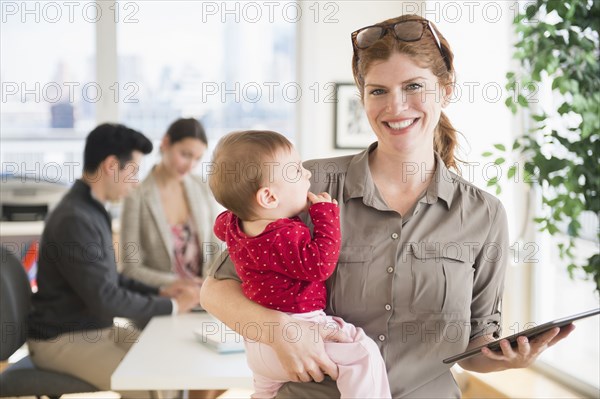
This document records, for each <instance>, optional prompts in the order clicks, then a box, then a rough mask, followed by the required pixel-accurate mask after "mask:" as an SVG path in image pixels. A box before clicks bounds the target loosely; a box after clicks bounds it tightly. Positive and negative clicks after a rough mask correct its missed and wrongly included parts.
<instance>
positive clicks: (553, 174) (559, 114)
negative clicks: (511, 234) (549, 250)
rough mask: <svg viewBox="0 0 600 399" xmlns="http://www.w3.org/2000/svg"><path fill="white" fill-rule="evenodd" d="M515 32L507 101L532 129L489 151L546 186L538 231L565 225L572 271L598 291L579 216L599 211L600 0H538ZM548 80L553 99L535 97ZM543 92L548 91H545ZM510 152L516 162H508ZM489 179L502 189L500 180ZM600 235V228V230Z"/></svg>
mask: <svg viewBox="0 0 600 399" xmlns="http://www.w3.org/2000/svg"><path fill="white" fill-rule="evenodd" d="M513 25H514V28H515V30H516V34H517V43H516V45H515V53H514V57H515V58H516V59H517V60H518V61H519V63H520V66H521V68H519V71H518V72H509V73H508V74H507V75H506V77H507V79H508V83H507V85H506V88H507V89H508V92H509V97H508V98H507V99H506V105H507V106H508V107H509V108H510V109H511V110H512V112H513V113H517V111H518V110H521V111H522V112H523V114H524V115H525V117H526V120H527V123H526V124H528V125H529V127H530V128H529V129H527V131H526V132H525V133H524V134H522V135H521V136H519V137H517V138H516V139H515V140H514V142H513V144H512V148H508V149H507V148H506V147H505V146H504V145H502V144H496V145H494V150H493V151H488V152H485V153H484V154H483V155H484V156H487V157H495V159H494V162H495V163H496V164H498V165H504V166H508V165H511V164H512V166H508V169H507V176H508V178H509V179H512V178H514V177H515V176H522V177H523V178H524V179H525V181H526V182H527V183H528V184H530V185H535V186H537V187H538V188H539V191H540V192H541V201H542V204H541V209H542V213H543V215H538V217H536V218H535V219H534V220H535V222H536V224H537V225H538V226H539V228H540V231H547V232H548V233H549V234H551V235H554V234H555V233H557V232H559V231H565V230H566V232H567V235H568V237H569V238H568V239H567V240H566V242H564V243H561V244H559V249H560V254H561V257H562V258H564V259H568V260H569V265H568V271H569V274H570V275H571V276H573V275H574V274H575V272H576V271H578V270H581V271H583V272H584V275H585V277H586V278H587V279H592V280H593V281H594V282H595V283H596V290H597V291H599V292H600V255H599V254H598V252H596V253H595V254H593V255H592V256H591V257H589V258H588V259H586V260H585V261H584V262H580V261H576V260H575V256H574V255H575V254H574V239H575V238H577V237H579V236H580V232H581V223H580V221H581V217H582V215H586V214H587V216H590V215H591V217H595V218H597V217H598V216H599V215H600V173H599V171H600V166H599V165H600V64H599V57H600V51H599V44H598V43H599V34H600V1H597V0H567V1H561V0H537V1H536V2H535V3H534V4H529V5H528V6H527V8H526V10H525V11H524V12H523V13H520V14H519V15H517V16H516V17H515V19H514V21H513ZM544 87H548V90H547V91H548V92H550V91H551V97H552V101H553V102H554V105H553V106H551V107H544V106H543V105H541V104H540V103H539V102H538V101H537V100H540V99H541V100H544V99H546V100H547V98H541V97H540V96H541V91H540V89H541V88H544ZM542 91H543V90H542ZM511 157H512V158H513V160H514V162H509V159H511ZM488 186H491V187H495V188H496V192H497V193H499V192H500V190H501V187H500V181H499V180H498V179H491V180H490V181H489V182H488ZM595 239H596V240H600V231H598V230H597V231H596V237H595Z"/></svg>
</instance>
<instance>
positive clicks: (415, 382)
mask: <svg viewBox="0 0 600 399" xmlns="http://www.w3.org/2000/svg"><path fill="white" fill-rule="evenodd" d="M376 146H377V143H374V144H372V145H371V146H370V147H369V148H368V149H367V150H365V151H363V152H361V153H359V154H356V155H351V156H344V157H337V158H330V159H319V160H313V161H308V162H306V163H305V167H306V168H307V169H309V170H310V171H311V172H312V185H311V191H313V192H315V193H319V192H323V191H326V192H328V193H329V194H330V195H331V197H332V198H335V199H337V201H338V204H339V206H340V221H341V226H342V250H341V253H340V258H339V262H338V265H337V268H336V271H335V272H334V274H333V275H332V276H331V277H330V278H329V280H328V281H327V288H328V306H327V309H326V312H327V313H328V314H332V315H336V316H340V317H342V318H343V319H344V320H346V321H347V322H349V323H353V324H355V325H356V326H359V327H362V328H363V329H364V330H365V332H366V333H367V334H368V335H369V336H370V337H371V338H372V339H373V340H374V341H375V342H376V343H377V345H379V348H380V350H381V353H382V355H383V357H384V359H385V362H386V365H387V369H388V376H389V381H390V385H391V391H392V395H393V397H428V398H437V397H445V398H448V397H460V391H459V389H458V387H457V385H456V383H455V381H454V379H453V378H452V375H451V373H450V371H449V368H450V365H446V364H444V363H442V359H444V358H446V357H448V356H451V355H454V354H457V353H460V352H462V351H463V350H464V349H465V348H466V347H467V344H468V343H469V341H470V340H471V339H473V338H476V337H478V336H481V335H483V334H495V335H497V334H498V333H499V330H500V302H501V298H502V291H503V283H504V273H505V269H506V260H507V259H508V226H507V219H506V213H505V211H504V208H503V206H502V204H501V203H500V201H499V200H498V199H497V198H495V197H494V196H492V195H490V194H488V193H486V192H485V191H483V190H481V189H479V188H477V187H475V186H473V185H472V184H470V183H468V182H467V181H465V180H464V179H462V178H461V177H459V176H457V175H456V174H454V173H452V172H450V171H449V170H448V169H447V168H446V166H445V165H444V163H443V161H442V160H441V159H440V158H439V156H437V155H436V159H437V167H436V170H435V171H422V168H420V169H421V173H433V174H434V177H433V179H432V182H431V184H430V185H429V187H428V188H427V190H426V191H425V193H424V194H423V196H422V197H421V198H420V199H419V200H418V201H417V204H416V205H415V207H414V208H413V209H412V211H411V212H409V214H407V215H405V216H401V215H400V214H398V213H397V212H395V211H394V210H391V209H390V208H389V207H388V206H387V205H386V203H385V201H384V199H383V197H382V195H381V194H380V193H379V191H378V190H377V187H376V186H375V184H374V182H373V178H372V176H371V173H370V170H369V164H368V159H369V153H370V152H371V151H372V150H373V149H374V148H376ZM399 169H400V168H399ZM406 169H407V170H409V168H406ZM413 169H415V168H410V170H413ZM398 173H402V171H401V170H399V171H398ZM417 173H419V172H417ZM423 177H425V175H423ZM307 222H308V223H310V221H307ZM211 274H212V275H213V276H214V277H215V278H217V279H223V278H235V279H237V276H236V275H235V268H234V267H233V264H232V263H231V262H230V261H229V259H228V258H225V259H224V260H223V261H221V262H216V263H215V264H213V270H212V272H211ZM285 397H339V392H337V389H336V387H335V383H334V382H332V381H331V380H326V381H325V382H324V383H321V384H317V383H303V384H301V383H288V384H286V385H285V386H284V387H283V388H282V389H281V390H280V392H279V395H278V398H285Z"/></svg>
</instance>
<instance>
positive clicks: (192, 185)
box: [120, 119, 218, 286]
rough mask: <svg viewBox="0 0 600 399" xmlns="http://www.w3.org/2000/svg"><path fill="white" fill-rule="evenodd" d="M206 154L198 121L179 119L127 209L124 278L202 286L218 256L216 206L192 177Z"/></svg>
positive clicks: (123, 232) (123, 237)
mask: <svg viewBox="0 0 600 399" xmlns="http://www.w3.org/2000/svg"><path fill="white" fill-rule="evenodd" d="M206 148H207V139H206V134H205V132H204V129H203V127H202V125H201V124H200V123H199V122H198V121H197V120H195V119H178V120H177V121H175V122H174V123H173V124H172V125H171V126H170V127H169V129H168V130H167V133H166V134H165V136H164V137H163V139H162V142H161V145H160V150H161V154H162V158H161V161H160V163H158V164H157V165H156V166H154V168H153V169H152V171H151V172H150V174H149V175H148V177H146V179H145V180H144V181H143V182H142V183H141V184H140V186H139V187H137V188H136V190H134V192H133V193H132V194H131V195H130V196H129V197H128V198H126V199H125V202H124V205H123V210H122V216H121V237H120V250H121V253H120V259H121V266H122V269H123V273H124V274H126V275H128V276H130V277H132V278H135V279H137V280H139V281H142V282H144V283H146V284H150V285H153V286H160V285H164V284H168V283H170V282H172V281H174V280H176V279H181V278H183V279H191V280H195V281H196V282H198V283H201V277H202V275H203V270H204V267H205V266H206V265H208V264H209V263H210V261H211V259H212V255H213V254H215V253H217V252H218V251H217V249H218V244H217V240H216V239H215V238H214V236H213V233H212V225H213V222H214V220H215V217H216V213H217V209H218V208H217V205H216V202H215V201H214V199H213V197H212V194H211V193H210V190H209V188H208V185H207V184H206V182H205V181H203V179H202V178H201V177H199V176H193V175H191V174H190V172H191V171H192V169H193V168H194V167H195V166H196V164H197V162H198V161H199V160H200V158H202V155H203V154H204V152H205V151H206Z"/></svg>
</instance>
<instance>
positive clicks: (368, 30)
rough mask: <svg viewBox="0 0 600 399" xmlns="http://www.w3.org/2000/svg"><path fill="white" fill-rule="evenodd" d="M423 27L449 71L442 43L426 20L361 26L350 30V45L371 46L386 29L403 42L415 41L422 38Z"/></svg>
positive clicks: (384, 33) (357, 47) (383, 34)
mask: <svg viewBox="0 0 600 399" xmlns="http://www.w3.org/2000/svg"><path fill="white" fill-rule="evenodd" d="M425 29H429V31H430V32H431V34H432V35H433V38H434V39H435V44H436V45H437V47H438V49H439V50H440V54H441V55H442V58H443V59H444V62H445V63H446V68H447V69H448V71H450V64H449V62H448V58H447V57H446V54H445V53H444V50H443V49H442V44H441V43H440V39H439V37H438V35H437V33H436V32H435V30H434V29H433V27H432V26H431V23H430V22H429V21H427V20H422V19H409V20H405V21H399V22H394V23H393V24H387V25H372V26H366V27H364V28H361V29H359V30H357V31H354V32H352V35H351V38H352V46H353V47H354V51H356V49H358V50H364V49H366V48H369V47H371V46H372V45H373V44H375V42H377V41H378V40H379V39H381V38H382V37H384V36H385V35H386V33H387V32H388V31H391V32H393V34H394V36H395V37H396V39H397V40H401V41H403V42H416V41H419V40H421V38H423V34H424V33H425Z"/></svg>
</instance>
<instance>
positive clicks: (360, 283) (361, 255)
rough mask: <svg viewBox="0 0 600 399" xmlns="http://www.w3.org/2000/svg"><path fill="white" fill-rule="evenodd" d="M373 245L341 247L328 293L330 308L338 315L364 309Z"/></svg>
mask: <svg viewBox="0 0 600 399" xmlns="http://www.w3.org/2000/svg"><path fill="white" fill-rule="evenodd" d="M372 259H373V247H371V246H353V247H342V249H341V251H340V257H339V260H338V264H337V268H336V271H335V273H334V275H333V279H332V281H331V285H330V290H329V295H330V306H331V310H332V311H333V312H334V313H335V314H336V315H338V316H340V317H342V318H343V317H345V315H348V314H352V313H354V312H356V311H364V310H366V308H367V306H366V302H367V301H366V296H367V293H368V286H367V285H368V279H369V268H370V265H371V260H372Z"/></svg>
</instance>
